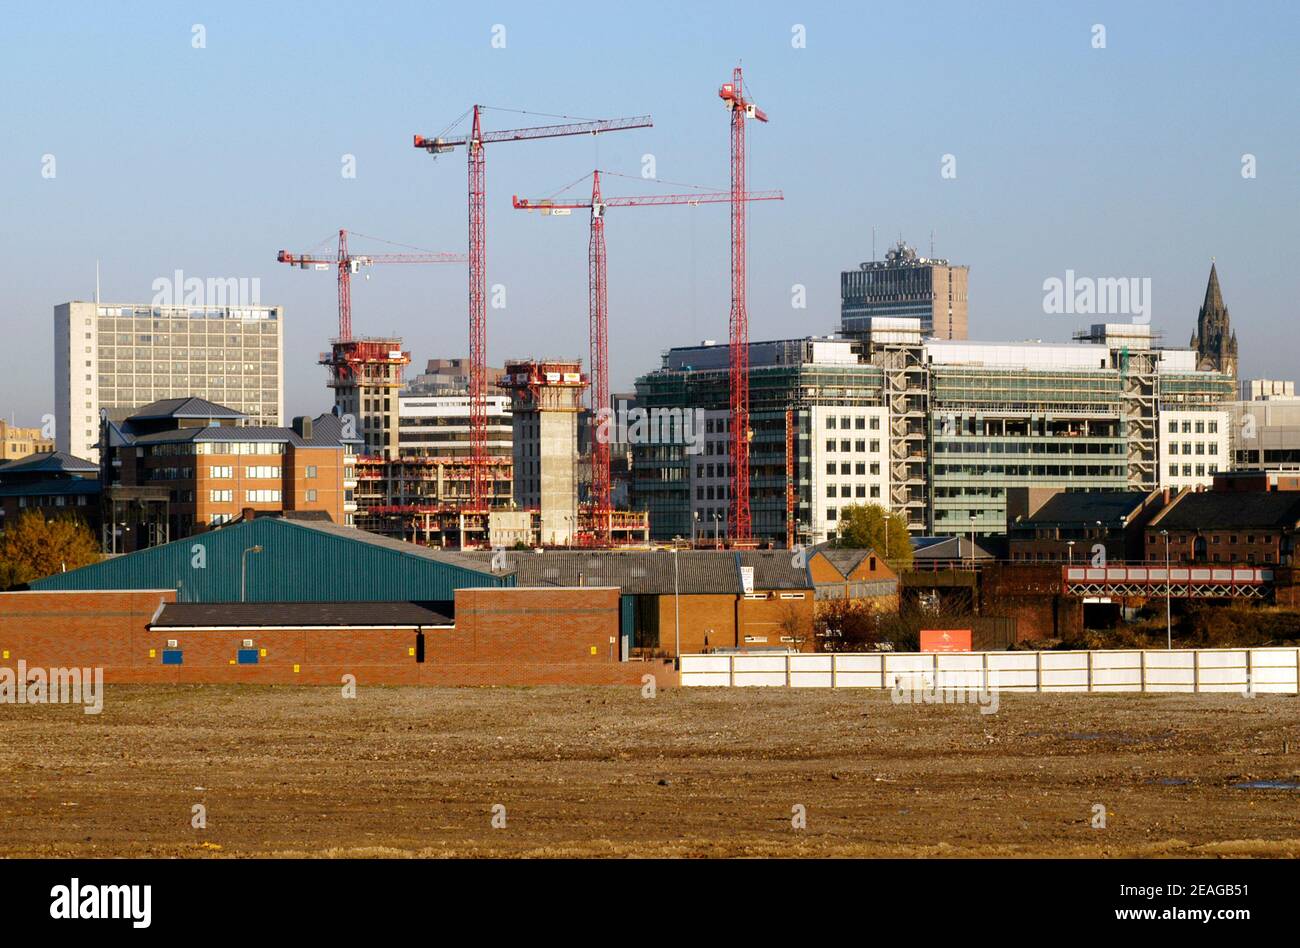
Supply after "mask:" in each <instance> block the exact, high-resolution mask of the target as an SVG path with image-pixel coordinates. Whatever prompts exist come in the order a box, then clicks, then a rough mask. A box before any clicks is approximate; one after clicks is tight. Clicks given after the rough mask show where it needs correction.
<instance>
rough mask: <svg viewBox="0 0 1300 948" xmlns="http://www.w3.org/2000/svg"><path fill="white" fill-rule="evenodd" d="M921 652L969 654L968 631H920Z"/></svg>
mask: <svg viewBox="0 0 1300 948" xmlns="http://www.w3.org/2000/svg"><path fill="white" fill-rule="evenodd" d="M921 651H922V652H969V651H970V629H922V630H921Z"/></svg>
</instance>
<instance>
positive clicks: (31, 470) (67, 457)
mask: <svg viewBox="0 0 1300 948" xmlns="http://www.w3.org/2000/svg"><path fill="white" fill-rule="evenodd" d="M4 473H5V475H6V476H8V475H10V474H98V473H99V465H98V464H96V463H94V462H93V461H87V460H86V459H85V458H79V457H74V456H73V455H71V454H68V453H67V452H66V451H42V452H40V453H39V454H33V455H32V456H31V457H26V458H23V459H22V460H21V461H10V462H9V463H8V464H6V465H5V466H4Z"/></svg>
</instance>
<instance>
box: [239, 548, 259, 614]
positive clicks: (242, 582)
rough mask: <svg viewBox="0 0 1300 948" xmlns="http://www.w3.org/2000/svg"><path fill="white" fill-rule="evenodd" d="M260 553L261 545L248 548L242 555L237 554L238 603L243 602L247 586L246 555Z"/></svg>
mask: <svg viewBox="0 0 1300 948" xmlns="http://www.w3.org/2000/svg"><path fill="white" fill-rule="evenodd" d="M261 552H262V547H261V545H260V544H256V545H254V546H250V547H248V549H246V550H244V552H243V553H240V554H239V601H240V602H243V601H244V594H245V592H246V590H247V585H248V554H249V553H261Z"/></svg>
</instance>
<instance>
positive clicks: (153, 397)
mask: <svg viewBox="0 0 1300 948" xmlns="http://www.w3.org/2000/svg"><path fill="white" fill-rule="evenodd" d="M189 395H195V396H198V397H200V398H205V399H209V400H211V401H214V402H217V403H219V404H222V405H226V406H229V407H230V408H234V409H237V410H238V411H240V412H242V413H243V414H245V415H247V416H248V418H249V421H250V423H251V424H255V425H268V426H277V425H279V424H280V421H281V419H282V418H283V416H284V309H283V307H279V306H190V305H181V306H153V305H145V304H138V303H135V304H131V303H127V304H103V303H94V302H89V303H88V302H83V301H74V302H68V303H61V304H59V305H58V306H56V307H54V414H55V424H56V430H55V443H56V445H57V446H58V450H60V451H65V452H67V453H69V454H72V455H75V456H77V457H82V458H86V459H88V460H92V461H94V460H98V451H99V448H98V443H99V422H100V410H101V409H109V410H112V409H130V408H137V407H140V406H142V405H147V404H150V403H151V402H155V401H158V400H159V399H164V398H183V397H186V396H189Z"/></svg>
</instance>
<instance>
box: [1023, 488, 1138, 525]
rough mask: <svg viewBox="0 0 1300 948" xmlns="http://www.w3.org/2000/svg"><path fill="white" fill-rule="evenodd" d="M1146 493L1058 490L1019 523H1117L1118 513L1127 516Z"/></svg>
mask: <svg viewBox="0 0 1300 948" xmlns="http://www.w3.org/2000/svg"><path fill="white" fill-rule="evenodd" d="M1148 496H1149V495H1148V494H1147V492H1146V491H1140V490H1133V491H1082V490H1080V491H1062V492H1061V493H1059V494H1057V495H1056V496H1054V497H1052V498H1051V499H1050V500H1048V501H1047V503H1045V504H1043V506H1042V507H1040V508H1038V510H1037V511H1036V512H1035V513H1033V514H1031V515H1030V516H1028V517H1023V518H1021V520H1020V522H1021V523H1022V524H1034V525H1036V526H1049V525H1075V524H1081V523H1082V524H1092V523H1095V522H1096V521H1098V520H1100V521H1101V522H1102V523H1103V524H1118V523H1119V520H1120V518H1121V517H1130V516H1132V515H1133V513H1134V512H1135V511H1137V510H1139V509H1140V508H1141V507H1142V504H1143V502H1145V501H1146V499H1147V497H1148Z"/></svg>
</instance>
